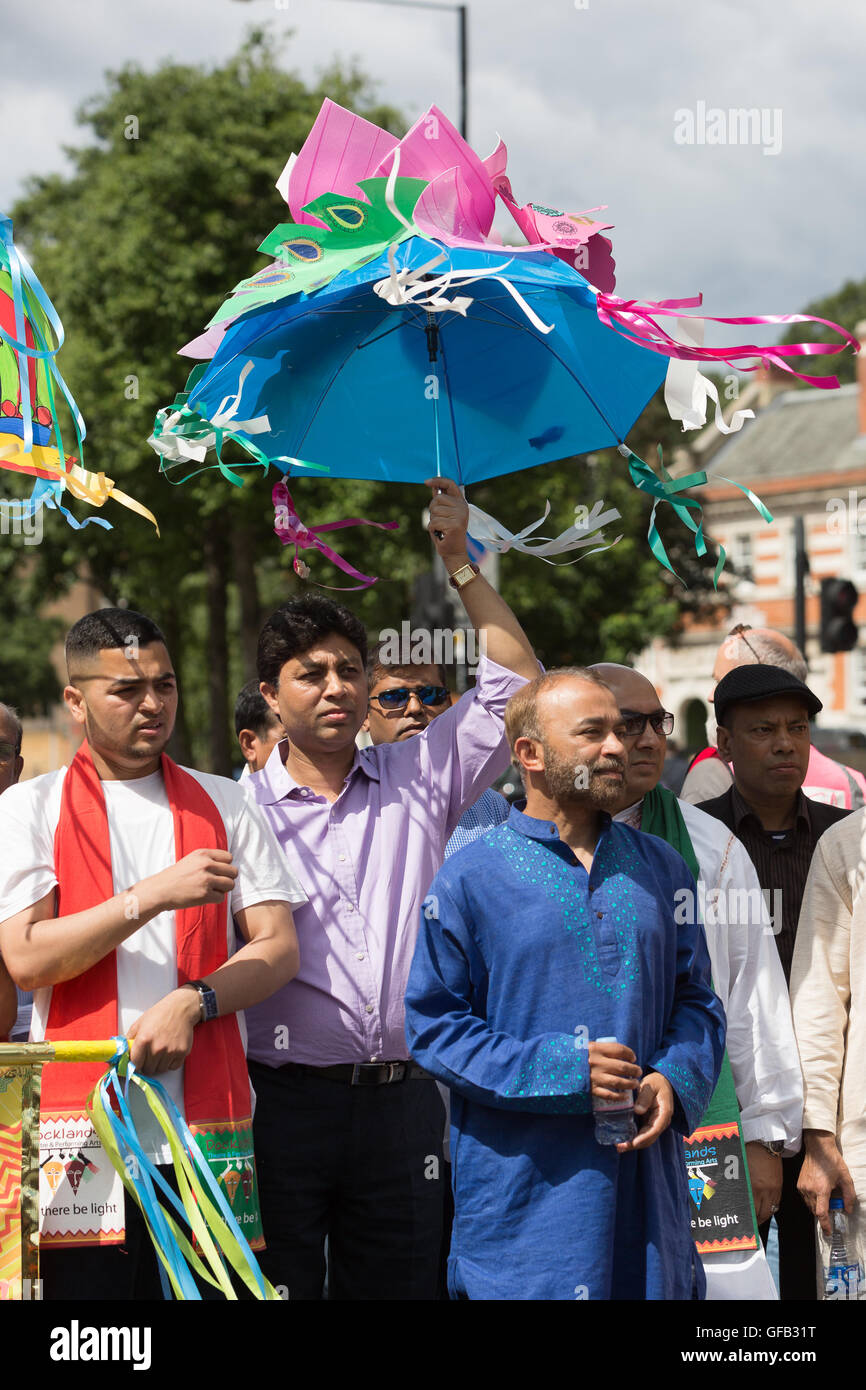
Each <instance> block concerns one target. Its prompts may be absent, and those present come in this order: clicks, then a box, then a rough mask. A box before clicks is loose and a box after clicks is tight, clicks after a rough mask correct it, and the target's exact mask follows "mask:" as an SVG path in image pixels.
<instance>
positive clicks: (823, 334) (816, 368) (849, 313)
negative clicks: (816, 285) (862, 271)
mask: <svg viewBox="0 0 866 1390" xmlns="http://www.w3.org/2000/svg"><path fill="white" fill-rule="evenodd" d="M803 313H804V314H814V315H815V317H816V318H821V319H829V320H830V322H831V323H838V324H841V325H842V327H843V328H847V329H848V331H849V333H853V332H854V331H855V329H856V328H857V325H858V323H862V322H863V321H864V320H866V280H846V281H845V284H844V285H843V286H842V288H841V289H840V290H836V292H835V293H834V294H828V295H827V296H826V297H825V298H824V299H815V300H813V301H812V303H811V304H807V305H806V307H805V309H804V310H803ZM807 340H808V341H810V342H816V343H833V344H838V342H839V334H838V333H836V332H834V330H833V329H832V328H827V327H825V325H824V324H822V323H797V324H793V325H792V326H791V327H790V328H789V329H788V331H787V332H786V333H785V335H784V337H783V339H782V342H783V343H796V342H805V341H807ZM789 360H790V363H791V366H792V367H793V368H794V370H795V371H797V372H804V373H805V374H806V375H807V376H836V377H838V378H839V381H840V383H841V384H842V385H844V384H845V383H847V382H851V381H854V380H855V379H856V377H857V358H856V356H855V354H854V353H853V352H852V351H851V350H850V348H846V349H845V351H844V352H838V353H834V354H833V356H832V357H807V358H801V359H800V361H799V362H798V361H797V359H796V358H791V359H789ZM805 385H806V383H805V382H799V381H797V380H796V378H795V377H792V378H791V386H792V387H795V386H805Z"/></svg>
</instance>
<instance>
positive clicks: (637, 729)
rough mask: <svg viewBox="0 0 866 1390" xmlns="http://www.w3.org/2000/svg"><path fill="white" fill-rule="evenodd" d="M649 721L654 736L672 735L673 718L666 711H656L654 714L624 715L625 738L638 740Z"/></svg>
mask: <svg viewBox="0 0 866 1390" xmlns="http://www.w3.org/2000/svg"><path fill="white" fill-rule="evenodd" d="M647 721H649V723H650V725H651V727H652V731H653V733H654V734H672V733H673V731H674V717H673V715H672V714H668V712H667V710H663V709H660V710H657V711H656V713H655V714H626V715H624V716H623V721H622V722H623V723H624V724H625V736H626V738H639V737H640V735H641V734H642V733H643V731H644V729H645V728H646V726H647Z"/></svg>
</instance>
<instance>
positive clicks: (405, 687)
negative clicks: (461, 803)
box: [364, 643, 508, 859]
mask: <svg viewBox="0 0 866 1390" xmlns="http://www.w3.org/2000/svg"><path fill="white" fill-rule="evenodd" d="M383 646H384V644H383V643H380V644H379V646H378V647H376V648H375V649H374V650H373V652H371V654H370V659H369V661H368V663H367V675H368V677H369V681H370V710H369V713H368V715H367V718H366V720H365V722H364V728H365V729H366V731H367V732H368V733H369V735H370V738H371V739H372V740H373V744H374V746H378V745H379V744H381V743H401V742H402V741H403V740H404V739H407V738H414V737H415V735H416V734H420V733H423V732H424V730H425V729H426V728H427V725H428V724H429V723H430V721H431V719H435V718H436V717H437V715H440V714H444V713H445V711H446V710H447V709H450V708H451V696H450V695H449V693H448V687H447V685H446V678H445V670H444V668H443V667H442V666H424V665H420V664H419V665H409V666H392V665H387V664H385V663H384V662H383V660H382V648H383ZM507 819H508V802H507V801H506V800H505V797H504V796H501V795H500V793H499V792H497V791H494V789H493V788H492V787H486V788H485V789H484V791H483V792H482V793H481V795H480V796H479V798H478V800H477V801H475V802H473V804H472V805H471V806H469V807H467V809H466V810H465V811H464V812H463V815H462V816H461V817H460V820H459V822H458V824H457V826H456V828H455V830H454V834H453V835H452V836H451V838H450V840H449V841H448V844H447V845H446V846H445V857H446V859H447V857H448V856H449V855H451V854H454V853H455V851H456V850H458V849H462V848H463V846H464V845H468V844H471V842H472V841H473V840H474V839H477V837H478V836H479V835H484V834H485V833H486V832H487V831H488V830H492V829H493V827H494V825H501V824H502V822H503V821H505V820H507Z"/></svg>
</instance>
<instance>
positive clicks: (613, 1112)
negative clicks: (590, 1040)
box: [592, 1038, 637, 1144]
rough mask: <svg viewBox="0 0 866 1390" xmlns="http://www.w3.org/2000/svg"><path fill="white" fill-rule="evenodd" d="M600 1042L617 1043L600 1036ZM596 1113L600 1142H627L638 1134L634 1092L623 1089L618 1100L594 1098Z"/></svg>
mask: <svg viewBox="0 0 866 1390" xmlns="http://www.w3.org/2000/svg"><path fill="white" fill-rule="evenodd" d="M596 1041H597V1042H600V1043H615V1042H616V1038H598V1039H596ZM592 1109H593V1113H594V1115H595V1137H596V1139H597V1140H598V1142H599V1144H627V1143H628V1141H629V1140H630V1139H634V1137H635V1135H636V1134H637V1126H636V1125H635V1122H634V1092H633V1091H623V1092H622V1096H621V1098H620V1099H618V1100H599V1098H598V1096H593V1098H592Z"/></svg>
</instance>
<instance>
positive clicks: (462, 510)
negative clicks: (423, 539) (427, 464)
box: [426, 478, 469, 564]
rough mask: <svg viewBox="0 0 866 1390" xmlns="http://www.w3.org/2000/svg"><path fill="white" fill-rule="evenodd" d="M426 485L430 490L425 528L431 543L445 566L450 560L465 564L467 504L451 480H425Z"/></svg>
mask: <svg viewBox="0 0 866 1390" xmlns="http://www.w3.org/2000/svg"><path fill="white" fill-rule="evenodd" d="M426 486H427V487H429V488H432V489H433V497H432V499H431V501H430V523H429V525H428V527H427V530H428V531H429V532H430V535H431V536H432V537H433V544H434V545H435V547H436V549H437V551H438V552H439V554H440V555H441V556H442V559H443V560H445V561H446V563H447V561H448V560H449V559H450V560H451V561H452V562H453V561H456V562H458V563H460V562H462V563H463V564H465V563H466V561H467V559H468V555H467V553H466V530H467V527H468V525H469V504H468V503H467V501H466V498H465V497H464V496H463V494H462V493H461V491H460V489H459V487H458V486H457V484H456V483H455V482H454V481H453V479H451V478H428V479H427V483H426Z"/></svg>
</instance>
